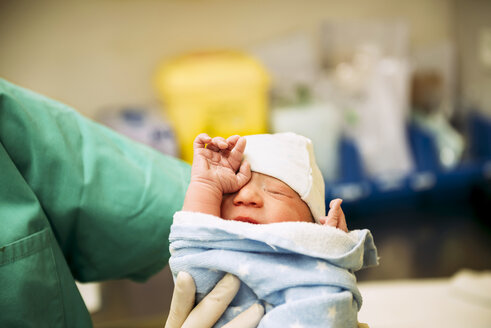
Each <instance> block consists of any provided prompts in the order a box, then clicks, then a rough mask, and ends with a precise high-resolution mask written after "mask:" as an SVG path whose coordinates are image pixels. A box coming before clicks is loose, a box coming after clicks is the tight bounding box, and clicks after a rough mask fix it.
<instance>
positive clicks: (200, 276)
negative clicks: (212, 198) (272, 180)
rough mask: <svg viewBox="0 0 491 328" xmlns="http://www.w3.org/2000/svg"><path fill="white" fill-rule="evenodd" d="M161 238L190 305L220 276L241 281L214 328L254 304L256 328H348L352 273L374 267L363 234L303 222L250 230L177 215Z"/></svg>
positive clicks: (354, 302) (353, 299) (369, 241)
mask: <svg viewBox="0 0 491 328" xmlns="http://www.w3.org/2000/svg"><path fill="white" fill-rule="evenodd" d="M169 238H170V242H171V243H170V251H171V255H172V256H171V258H170V261H169V264H170V267H171V270H172V273H173V275H174V277H175V276H176V275H177V273H178V272H179V271H186V272H188V273H190V274H191V275H192V276H193V278H194V281H195V283H196V291H197V301H199V300H201V299H202V298H203V297H204V296H205V295H206V294H208V293H209V292H210V290H211V289H212V288H213V287H214V286H215V284H216V283H217V282H218V281H219V280H220V279H221V278H222V277H223V275H224V274H225V273H226V272H230V273H232V274H234V275H236V276H237V277H239V278H240V280H241V281H242V284H241V287H240V290H239V293H238V294H237V296H236V297H235V299H234V300H233V301H232V303H231V305H230V307H229V308H228V309H227V311H226V312H225V314H224V315H223V316H222V318H221V319H220V320H219V321H218V322H217V324H216V325H215V327H221V326H222V325H224V324H225V323H227V322H228V321H230V320H231V319H232V318H234V317H235V316H237V315H238V314H239V313H240V312H242V311H244V310H245V309H247V308H248V307H249V306H250V305H252V304H254V303H258V302H259V303H261V304H263V306H264V307H265V309H266V314H265V316H264V317H263V319H262V320H261V322H260V324H259V326H258V327H264V328H265V327H278V328H288V327H292V328H301V327H305V328H307V327H308V328H312V327H324V328H325V327H356V326H357V314H358V311H359V310H360V307H361V304H362V297H361V295H360V292H359V290H358V288H357V286H356V278H355V276H354V274H353V272H354V271H356V270H359V269H361V268H364V267H367V266H372V265H377V264H378V258H377V250H376V248H375V245H374V243H373V237H372V235H371V233H370V231H368V230H354V231H351V232H349V233H345V232H343V231H341V230H339V229H335V228H332V227H327V226H322V225H319V224H314V223H307V222H281V223H273V224H266V225H254V224H250V223H245V222H237V221H226V220H222V219H220V218H218V217H215V216H212V215H207V214H201V213H192V212H184V211H181V212H177V213H176V214H175V215H174V223H173V225H172V227H171V234H170V237H169Z"/></svg>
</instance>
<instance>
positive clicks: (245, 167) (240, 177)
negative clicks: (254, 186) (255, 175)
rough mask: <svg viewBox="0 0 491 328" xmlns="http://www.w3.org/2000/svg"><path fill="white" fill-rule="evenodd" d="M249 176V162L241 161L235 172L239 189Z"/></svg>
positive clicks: (250, 174)
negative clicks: (237, 170)
mask: <svg viewBox="0 0 491 328" xmlns="http://www.w3.org/2000/svg"><path fill="white" fill-rule="evenodd" d="M251 176H252V173H251V164H249V162H248V161H243V162H242V163H241V164H240V168H239V172H237V183H238V184H239V189H240V188H242V187H243V186H245V184H246V183H247V182H249V180H250V179H251Z"/></svg>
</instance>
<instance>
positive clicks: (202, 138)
mask: <svg viewBox="0 0 491 328" xmlns="http://www.w3.org/2000/svg"><path fill="white" fill-rule="evenodd" d="M211 140H212V139H211V137H210V136H209V135H207V134H206V133H201V134H199V135H198V136H197V137H196V138H195V139H194V142H193V148H194V149H197V148H205V146H206V144H207V143H210V142H211Z"/></svg>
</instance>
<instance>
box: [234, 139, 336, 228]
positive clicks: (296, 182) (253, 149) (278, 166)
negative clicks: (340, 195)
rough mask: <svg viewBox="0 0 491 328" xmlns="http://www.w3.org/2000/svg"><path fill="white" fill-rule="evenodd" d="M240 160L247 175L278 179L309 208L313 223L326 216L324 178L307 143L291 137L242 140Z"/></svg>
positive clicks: (307, 141) (310, 144)
mask: <svg viewBox="0 0 491 328" xmlns="http://www.w3.org/2000/svg"><path fill="white" fill-rule="evenodd" d="M246 140H247V144H246V149H245V151H244V159H246V160H247V161H248V162H249V163H250V164H251V171H253V172H258V173H263V174H266V175H269V176H272V177H274V178H276V179H279V180H281V181H283V182H284V183H286V184H287V185H288V186H290V188H292V189H293V190H295V191H296V192H297V193H298V195H299V196H300V198H301V199H302V200H303V201H304V202H305V203H306V204H307V205H308V206H309V208H310V212H311V213H312V216H313V217H314V219H315V221H316V222H319V218H321V217H323V216H325V215H326V205H325V198H324V197H325V196H324V178H323V177H322V173H321V171H320V170H319V167H318V166H317V164H316V162H315V157H314V150H313V147H312V141H310V139H308V138H306V137H303V136H300V135H298V134H295V133H291V132H287V133H276V134H256V135H250V136H246Z"/></svg>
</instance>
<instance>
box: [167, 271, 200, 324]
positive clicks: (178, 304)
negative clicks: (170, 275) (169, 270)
mask: <svg viewBox="0 0 491 328" xmlns="http://www.w3.org/2000/svg"><path fill="white" fill-rule="evenodd" d="M195 294H196V286H195V284H194V280H193V277H191V275H190V274H189V273H187V272H179V274H178V275H177V279H176V283H175V286H174V293H173V295H172V302H171V305H170V310H169V316H168V317H167V321H166V322H165V328H181V326H182V325H183V323H184V321H185V320H186V318H187V317H188V315H189V313H190V312H191V310H192V309H193V306H194V296H195Z"/></svg>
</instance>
